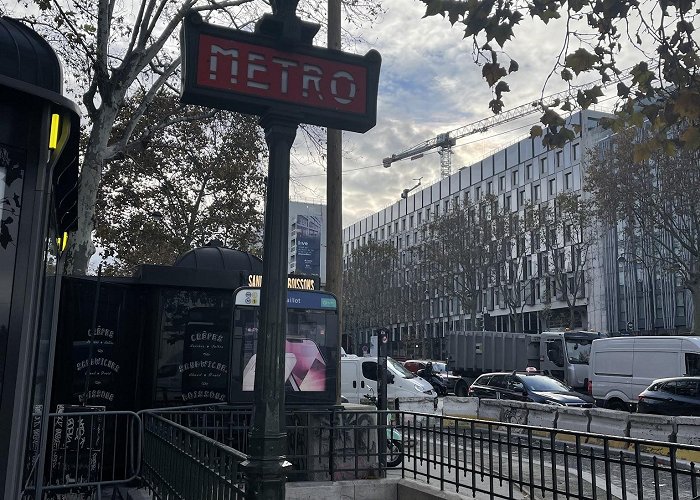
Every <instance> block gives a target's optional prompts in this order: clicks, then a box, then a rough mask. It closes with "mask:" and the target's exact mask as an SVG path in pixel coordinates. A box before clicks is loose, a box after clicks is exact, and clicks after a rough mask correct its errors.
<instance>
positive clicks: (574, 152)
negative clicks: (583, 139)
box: [571, 142, 579, 161]
mask: <svg viewBox="0 0 700 500" xmlns="http://www.w3.org/2000/svg"><path fill="white" fill-rule="evenodd" d="M578 148H579V143H578V142H577V143H576V144H572V145H571V159H572V160H574V161H576V160H578Z"/></svg>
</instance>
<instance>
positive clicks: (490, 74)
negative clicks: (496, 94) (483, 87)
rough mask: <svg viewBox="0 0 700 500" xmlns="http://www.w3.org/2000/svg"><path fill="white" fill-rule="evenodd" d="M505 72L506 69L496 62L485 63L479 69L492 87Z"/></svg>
mask: <svg viewBox="0 0 700 500" xmlns="http://www.w3.org/2000/svg"><path fill="white" fill-rule="evenodd" d="M507 74H508V73H507V72H506V70H505V69H504V68H503V67H502V66H501V65H500V64H498V63H486V64H484V67H483V68H482V70H481V75H482V76H483V77H484V78H485V79H486V81H487V82H488V84H489V87H493V86H494V85H495V84H496V82H497V81H498V80H500V79H501V78H503V77H504V76H506V75H507Z"/></svg>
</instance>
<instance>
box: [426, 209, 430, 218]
mask: <svg viewBox="0 0 700 500" xmlns="http://www.w3.org/2000/svg"><path fill="white" fill-rule="evenodd" d="M425 220H426V221H429V220H430V209H429V208H426V209H425Z"/></svg>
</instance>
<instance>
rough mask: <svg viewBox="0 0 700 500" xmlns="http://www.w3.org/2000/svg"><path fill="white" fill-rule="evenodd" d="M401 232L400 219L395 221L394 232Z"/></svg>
mask: <svg viewBox="0 0 700 500" xmlns="http://www.w3.org/2000/svg"><path fill="white" fill-rule="evenodd" d="M398 232H399V221H396V222H394V233H398Z"/></svg>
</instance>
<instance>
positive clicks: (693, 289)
mask: <svg viewBox="0 0 700 500" xmlns="http://www.w3.org/2000/svg"><path fill="white" fill-rule="evenodd" d="M688 289H689V290H690V294H691V296H692V298H693V327H692V329H691V333H692V334H693V335H698V332H700V277H698V278H696V279H694V280H692V281H691V282H690V283H688Z"/></svg>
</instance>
